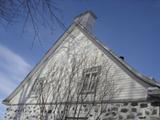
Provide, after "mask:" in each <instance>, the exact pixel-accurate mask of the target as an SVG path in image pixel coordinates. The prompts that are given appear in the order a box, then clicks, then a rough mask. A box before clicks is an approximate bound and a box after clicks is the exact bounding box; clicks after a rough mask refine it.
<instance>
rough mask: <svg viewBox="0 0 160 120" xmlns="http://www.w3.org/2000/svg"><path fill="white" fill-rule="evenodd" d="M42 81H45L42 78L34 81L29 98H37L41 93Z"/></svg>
mask: <svg viewBox="0 0 160 120" xmlns="http://www.w3.org/2000/svg"><path fill="white" fill-rule="evenodd" d="M44 80H45V78H44V77H43V78H39V79H36V81H35V83H34V85H33V87H32V91H31V97H37V95H38V94H39V93H40V92H41V91H42V87H43V82H44Z"/></svg>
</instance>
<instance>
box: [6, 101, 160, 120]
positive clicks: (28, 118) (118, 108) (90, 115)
mask: <svg viewBox="0 0 160 120" xmlns="http://www.w3.org/2000/svg"><path fill="white" fill-rule="evenodd" d="M53 107H54V106H53ZM53 107H52V109H49V106H48V110H45V111H44V113H43V114H46V115H47V119H48V120H58V118H59V117H58V116H56V115H55V111H54V109H53ZM63 108H64V107H63ZM79 108H80V114H79V117H84V118H85V117H86V118H87V120H95V118H97V116H99V118H100V120H160V107H153V106H151V104H150V103H136V102H135V103H116V104H108V105H107V107H105V108H104V106H103V105H100V104H99V105H90V104H83V105H81V107H79ZM102 108H103V109H102ZM75 109H77V108H76V107H75V105H72V106H71V107H70V109H69V114H68V116H67V117H68V118H67V119H68V120H73V113H74V112H75ZM40 111H41V108H40V106H35V105H26V106H19V107H18V106H10V107H8V108H7V110H6V113H5V116H4V120H40V117H41V115H42V112H40ZM58 113H60V114H61V113H64V109H59V110H58ZM75 116H76V115H75ZM75 116H74V117H75ZM71 117H72V119H71ZM81 119H82V118H81Z"/></svg>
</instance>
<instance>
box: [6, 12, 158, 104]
mask: <svg viewBox="0 0 160 120" xmlns="http://www.w3.org/2000/svg"><path fill="white" fill-rule="evenodd" d="M87 12H91V11H87ZM85 13H86V12H85ZM85 13H83V14H82V15H84V14H85ZM92 14H93V13H92ZM92 14H91V15H92ZM75 27H77V28H78V29H80V30H81V32H83V33H84V34H85V35H86V36H87V37H88V38H89V40H91V41H92V42H93V43H94V44H95V45H96V46H97V47H98V48H99V49H100V50H102V51H103V52H104V53H105V54H106V55H108V56H109V57H110V58H111V59H112V60H113V61H114V62H115V63H117V64H118V65H119V66H120V67H121V68H122V69H124V70H125V71H127V72H129V73H130V74H132V75H133V76H135V77H136V78H138V79H139V80H140V81H141V82H143V83H145V84H147V85H148V86H151V87H158V88H160V84H159V83H158V82H156V81H155V80H153V79H150V78H149V77H146V76H144V75H142V74H140V73H139V72H137V71H136V70H135V69H133V68H132V67H131V66H129V65H128V64H127V63H126V62H125V61H124V60H122V59H120V58H119V56H117V55H116V54H115V53H113V52H112V50H111V49H109V48H108V47H106V46H104V45H103V44H102V43H101V42H100V41H99V40H98V39H97V38H96V37H95V36H93V35H92V34H91V33H90V32H89V31H88V30H87V29H86V28H85V27H84V26H83V25H81V24H79V23H76V22H74V23H73V24H71V25H70V27H69V28H68V29H67V30H66V31H65V32H64V34H62V35H61V36H60V37H59V39H58V40H57V41H56V42H55V43H54V45H53V46H52V47H51V48H50V49H49V50H48V52H47V53H46V54H45V55H44V57H43V58H42V59H41V60H40V61H39V63H38V64H36V66H35V67H34V68H33V69H32V71H31V72H30V73H29V74H28V75H27V76H26V77H25V79H24V80H23V81H22V82H21V83H20V85H19V86H18V87H17V88H16V89H15V90H14V91H13V92H12V93H11V94H10V95H9V96H8V97H7V98H6V99H5V100H3V104H6V105H8V104H9V101H10V100H11V99H12V98H13V97H14V96H15V95H16V94H17V93H18V92H19V91H20V89H21V88H23V86H24V85H25V83H26V82H27V81H28V80H30V78H31V77H32V75H33V74H34V72H36V71H37V70H38V69H39V68H40V67H42V66H44V65H45V63H46V61H48V60H49V59H50V58H51V56H52V55H53V54H54V51H55V50H56V49H57V48H58V47H59V45H60V44H61V43H62V42H63V41H64V39H65V38H66V37H67V36H68V35H69V34H70V33H71V32H72V31H73V30H74V28H75Z"/></svg>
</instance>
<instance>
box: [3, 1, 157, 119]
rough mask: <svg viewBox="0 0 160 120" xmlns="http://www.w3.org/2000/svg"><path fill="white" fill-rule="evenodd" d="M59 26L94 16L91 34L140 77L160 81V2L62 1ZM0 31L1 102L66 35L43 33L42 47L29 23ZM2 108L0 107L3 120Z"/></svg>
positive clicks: (55, 30) (18, 23)
mask: <svg viewBox="0 0 160 120" xmlns="http://www.w3.org/2000/svg"><path fill="white" fill-rule="evenodd" d="M57 6H58V7H59V8H60V9H61V11H62V12H61V20H62V21H63V22H64V24H65V25H66V26H68V25H69V24H71V23H72V21H73V18H74V16H77V15H78V14H79V13H81V12H83V11H85V10H92V11H93V12H94V13H95V14H96V15H97V17H98V19H97V21H96V25H95V26H94V28H93V34H94V35H95V36H96V37H98V39H99V40H101V42H102V43H104V44H105V45H106V46H108V47H109V48H111V49H112V50H113V51H114V52H116V53H117V54H118V55H122V56H124V57H125V61H126V62H128V63H129V64H130V65H131V66H133V67H134V68H135V69H137V70H138V71H139V72H140V73H143V74H145V75H147V76H152V77H154V78H156V79H159V80H160V62H159V61H160V54H159V52H160V1H159V0H101V1H100V0H94V1H93V0H62V1H59V2H57ZM22 26H23V22H22V21H18V22H17V23H14V24H12V25H9V26H8V25H7V26H5V27H4V26H0V101H2V100H3V99H4V98H5V97H7V96H8V95H9V94H10V93H11V91H13V89H15V88H16V86H17V85H18V84H19V82H20V81H22V80H23V78H24V77H25V76H26V75H27V73H28V72H29V71H30V70H31V69H32V68H33V66H34V65H35V64H36V63H37V62H38V61H39V60H40V58H41V57H42V56H43V55H44V53H45V52H46V51H47V50H48V48H50V47H51V45H52V44H53V43H54V42H55V41H56V39H57V38H58V37H59V36H60V35H61V34H62V33H63V32H64V30H63V29H61V28H60V27H58V26H57V25H56V26H55V28H54V31H50V30H49V29H47V28H44V27H41V28H40V30H39V32H40V39H41V41H42V44H43V47H42V46H40V45H39V43H38V41H35V44H34V47H33V49H31V44H32V42H33V37H34V31H33V27H32V26H31V24H30V23H28V24H27V25H26V27H25V29H24V32H22V31H23V29H22ZM3 111H4V106H3V105H2V104H0V118H1V116H2V113H3Z"/></svg>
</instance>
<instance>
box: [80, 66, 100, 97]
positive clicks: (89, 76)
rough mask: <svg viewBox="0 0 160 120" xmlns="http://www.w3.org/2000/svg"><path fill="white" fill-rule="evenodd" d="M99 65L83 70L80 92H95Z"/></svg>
mask: <svg viewBox="0 0 160 120" xmlns="http://www.w3.org/2000/svg"><path fill="white" fill-rule="evenodd" d="M100 70H101V66H96V67H92V68H87V69H84V70H83V77H82V89H81V94H86V93H87V94H89V93H95V90H96V86H97V82H98V79H99V74H100Z"/></svg>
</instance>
